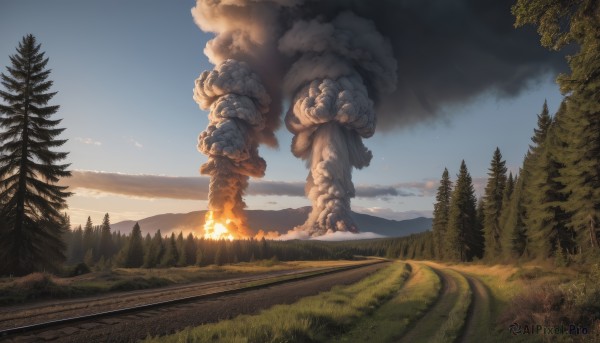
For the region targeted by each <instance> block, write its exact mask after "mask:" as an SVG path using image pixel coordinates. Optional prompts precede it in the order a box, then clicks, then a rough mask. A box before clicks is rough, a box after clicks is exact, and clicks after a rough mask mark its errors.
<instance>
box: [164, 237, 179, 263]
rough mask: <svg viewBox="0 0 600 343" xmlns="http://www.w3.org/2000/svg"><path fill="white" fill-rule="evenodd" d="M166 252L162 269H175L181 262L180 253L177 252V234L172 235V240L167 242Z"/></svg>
mask: <svg viewBox="0 0 600 343" xmlns="http://www.w3.org/2000/svg"><path fill="white" fill-rule="evenodd" d="M166 246H167V247H166V250H165V253H164V255H163V258H162V261H161V266H162V267H174V266H175V265H176V264H177V261H179V253H178V252H177V240H176V239H175V233H171V238H169V240H168V241H167V242H166Z"/></svg>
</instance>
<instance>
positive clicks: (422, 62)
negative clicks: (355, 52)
mask: <svg viewBox="0 0 600 343" xmlns="http://www.w3.org/2000/svg"><path fill="white" fill-rule="evenodd" d="M513 2H514V1H512V0H452V1H448V0H433V1H422V0H379V1H368V0H355V1H351V0H329V1H322V0H311V1H305V2H304V3H303V4H302V5H301V6H300V9H295V11H300V12H301V13H302V16H303V17H305V18H319V17H322V18H324V19H323V20H325V21H329V20H331V19H332V18H334V17H335V16H336V15H338V14H339V13H341V12H343V11H347V10H350V11H352V12H354V13H355V14H356V15H358V16H359V17H362V18H366V19H370V20H372V21H373V22H374V24H375V26H376V27H377V29H378V31H379V32H380V33H381V34H382V35H383V36H384V37H386V38H387V39H388V40H389V41H390V43H391V45H392V49H393V52H394V56H395V58H396V60H397V62H398V72H397V77H398V82H397V89H396V91H395V92H393V93H391V94H373V93H372V97H374V98H375V99H376V100H378V101H377V112H378V113H377V114H378V118H377V119H378V128H379V129H380V130H392V129H394V128H398V127H401V126H407V125H411V124H414V123H417V122H421V121H431V120H434V119H436V118H437V117H438V116H439V115H440V109H441V108H442V106H444V105H462V104H465V103H467V102H469V101H470V100H472V99H473V98H474V97H475V96H477V95H480V94H482V93H485V92H492V93H493V94H495V95H496V96H498V97H512V96H516V95H518V94H519V93H520V92H521V91H523V90H524V89H526V88H527V87H528V85H530V84H531V82H535V81H536V80H538V79H539V78H540V77H541V76H544V75H546V74H547V73H549V72H550V73H554V74H555V73H557V72H558V71H562V70H566V63H565V60H564V56H563V55H562V54H560V53H556V52H549V51H547V50H546V49H544V48H542V47H540V44H539V37H538V35H537V33H536V32H535V31H534V30H533V29H531V28H525V29H515V28H514V27H513V23H514V18H513V16H512V14H511V13H510V6H511V5H512V3H513Z"/></svg>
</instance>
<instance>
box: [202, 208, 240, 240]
mask: <svg viewBox="0 0 600 343" xmlns="http://www.w3.org/2000/svg"><path fill="white" fill-rule="evenodd" d="M230 223H231V219H229V218H227V219H225V223H224V224H223V223H220V222H217V221H215V219H214V216H213V212H212V211H208V212H207V213H206V219H205V222H204V238H208V239H215V240H219V239H228V240H230V241H232V240H233V239H234V238H235V237H233V235H232V234H231V232H229V229H227V225H229V224H230Z"/></svg>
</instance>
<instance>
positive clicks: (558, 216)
mask: <svg viewBox="0 0 600 343" xmlns="http://www.w3.org/2000/svg"><path fill="white" fill-rule="evenodd" d="M544 108H545V106H544ZM565 115H566V106H565V102H564V101H563V103H562V104H561V106H560V108H559V110H558V112H557V113H556V115H555V117H554V119H553V120H552V123H551V125H550V127H549V129H548V132H547V134H546V137H545V140H544V142H543V143H542V144H541V145H540V146H539V149H538V156H537V159H536V161H535V166H534V168H533V170H532V172H531V181H530V183H531V187H530V189H531V191H530V194H529V196H530V198H531V201H532V202H531V206H530V209H529V212H528V219H529V221H528V223H529V225H530V227H529V232H530V238H531V243H532V244H531V245H532V251H533V252H534V253H535V254H536V255H538V256H539V257H542V258H546V257H548V256H551V255H554V254H555V253H556V249H557V248H558V247H560V249H564V250H566V251H571V252H572V250H573V248H574V244H575V242H574V239H573V236H574V235H573V233H572V231H571V230H570V229H569V228H568V227H567V225H568V223H569V222H570V214H569V213H568V212H567V211H565V207H566V206H567V201H568V197H569V194H568V193H566V192H565V191H564V190H565V185H564V184H563V183H562V180H563V179H564V178H563V177H561V174H560V172H561V170H564V168H565V165H564V164H563V163H562V162H561V161H560V160H561V158H564V157H565V154H567V151H566V149H567V140H568V139H570V138H568V137H566V135H567V131H566V130H565V127H564V126H565V124H566V123H565ZM559 253H560V254H563V253H564V251H560V252H559Z"/></svg>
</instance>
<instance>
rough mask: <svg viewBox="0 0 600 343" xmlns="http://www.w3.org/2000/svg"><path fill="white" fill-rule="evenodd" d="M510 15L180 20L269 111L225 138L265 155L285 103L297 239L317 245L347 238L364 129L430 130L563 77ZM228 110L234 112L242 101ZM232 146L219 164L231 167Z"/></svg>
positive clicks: (215, 2)
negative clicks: (242, 68)
mask: <svg viewBox="0 0 600 343" xmlns="http://www.w3.org/2000/svg"><path fill="white" fill-rule="evenodd" d="M511 4H512V0H456V1H443V0H435V1H419V0H406V1H398V0H379V1H368V0H197V3H196V6H195V7H194V8H193V9H192V13H193V16H194V19H195V21H196V23H197V24H198V25H199V26H200V28H201V29H202V30H204V31H208V32H213V33H215V37H214V39H212V40H211V41H209V42H208V43H207V45H206V48H205V53H206V55H207V56H208V57H209V60H210V61H211V62H212V63H214V64H217V65H218V64H219V63H222V62H223V61H225V60H227V59H236V60H239V61H244V62H246V63H247V64H248V67H249V68H250V70H252V72H254V73H256V75H258V77H259V78H260V79H261V80H262V81H263V82H264V88H265V90H266V92H267V94H269V95H270V97H271V99H272V100H273V101H272V104H271V107H270V108H269V109H268V110H267V111H266V112H261V113H263V118H264V127H262V128H261V129H259V127H260V125H259V126H255V124H247V125H249V126H250V127H253V128H255V129H252V130H247V128H244V129H240V128H239V127H238V126H236V129H235V130H237V131H236V132H237V134H246V135H249V136H251V137H252V138H251V139H250V138H249V141H251V142H252V143H251V144H250V146H252V147H257V146H258V144H259V143H266V144H269V145H272V146H273V145H276V142H275V139H274V130H276V129H277V127H278V126H279V124H280V117H281V112H282V110H281V104H282V103H283V100H284V99H287V100H289V101H290V109H289V110H288V111H287V114H286V116H285V122H286V126H287V128H288V129H289V130H290V131H291V132H292V133H293V134H294V140H293V142H292V152H293V153H294V155H295V156H297V157H299V158H302V159H304V160H306V162H307V166H308V168H309V169H310V172H309V176H308V178H307V186H306V192H307V195H308V197H309V198H310V199H311V201H312V202H313V212H312V213H311V215H310V217H309V219H308V221H307V222H306V224H305V225H304V228H305V229H307V230H309V232H310V233H311V234H315V235H317V234H323V233H325V232H327V231H339V230H347V231H352V232H354V231H356V230H357V228H356V225H355V224H354V223H353V222H352V220H351V219H350V217H349V215H348V213H349V209H350V199H351V198H352V197H353V196H354V193H355V191H354V187H353V184H352V179H351V174H352V168H353V167H354V168H363V167H366V166H368V164H369V162H370V160H371V156H372V154H371V152H370V151H369V150H368V149H367V148H366V147H365V146H364V144H363V142H362V139H363V138H368V137H370V136H371V135H373V133H374V130H375V123H376V122H378V123H379V126H378V127H379V128H380V129H382V130H392V129H394V128H399V127H408V126H410V125H413V124H416V123H419V122H427V121H432V120H435V119H437V118H439V117H440V116H441V115H443V111H442V109H443V108H444V107H445V106H449V105H450V106H451V105H461V104H465V103H467V102H469V101H471V100H472V99H474V98H475V97H476V96H478V95H481V94H484V93H488V94H495V95H496V96H498V97H510V96H515V95H517V94H519V93H520V92H521V91H522V90H524V89H526V88H527V86H528V85H529V84H531V83H532V82H535V81H536V80H538V79H539V78H540V77H541V76H543V75H546V74H547V73H548V72H556V71H557V70H560V69H562V68H564V66H565V64H564V60H563V56H561V55H559V54H552V53H549V52H547V51H546V50H545V49H543V48H541V47H539V44H538V37H537V35H536V33H535V32H534V31H533V30H515V29H514V28H513V26H512V24H513V22H514V19H513V18H512V15H511V14H510V6H511ZM247 98H251V97H247ZM223 101H224V102H225V103H227V104H229V103H230V102H229V101H226V100H223ZM237 101H238V103H239V105H238V107H240V108H246V107H245V105H244V104H243V103H244V101H245V100H237ZM252 101H254V102H256V100H255V99H253V100H252ZM217 112H219V113H224V112H223V111H220V110H219V111H217ZM225 112H226V113H229V112H235V113H241V112H244V111H242V110H239V109H236V110H233V109H231V107H227V110H226V111H225ZM244 113H245V112H244ZM211 115H212V114H211ZM223 115H224V116H226V115H225V114H223ZM215 116H216V115H215ZM240 116H241V114H240ZM244 116H245V114H244ZM248 118H254V117H253V116H251V115H249V116H248ZM211 120H212V119H211ZM235 130H234V129H233V128H232V129H231V131H232V132H233V131H235ZM223 132H225V130H224V131H223ZM227 132H229V131H227ZM241 146H243V144H241V143H240V144H239V145H236V148H235V149H231V151H226V152H224V154H225V155H227V156H229V155H232V156H234V158H237V157H236V156H235V155H237V154H242V155H243V154H244V152H243V149H242V150H239V147H241ZM215 149H217V150H218V151H224V150H222V149H221V150H219V149H220V148H219V147H215ZM206 151H208V150H206ZM251 151H254V152H255V151H256V149H254V148H253V149H249V150H248V153H249V154H250V155H251V153H250V152H251ZM249 160H250V161H252V160H253V159H252V158H250V159H249ZM250 165H252V163H250ZM217 167H218V166H216V167H215V168H213V169H211V170H212V171H213V172H214V173H217V169H218V168H217ZM217 174H218V173H217ZM244 175H245V174H244ZM257 175H258V174H257ZM246 182H247V179H246Z"/></svg>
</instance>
